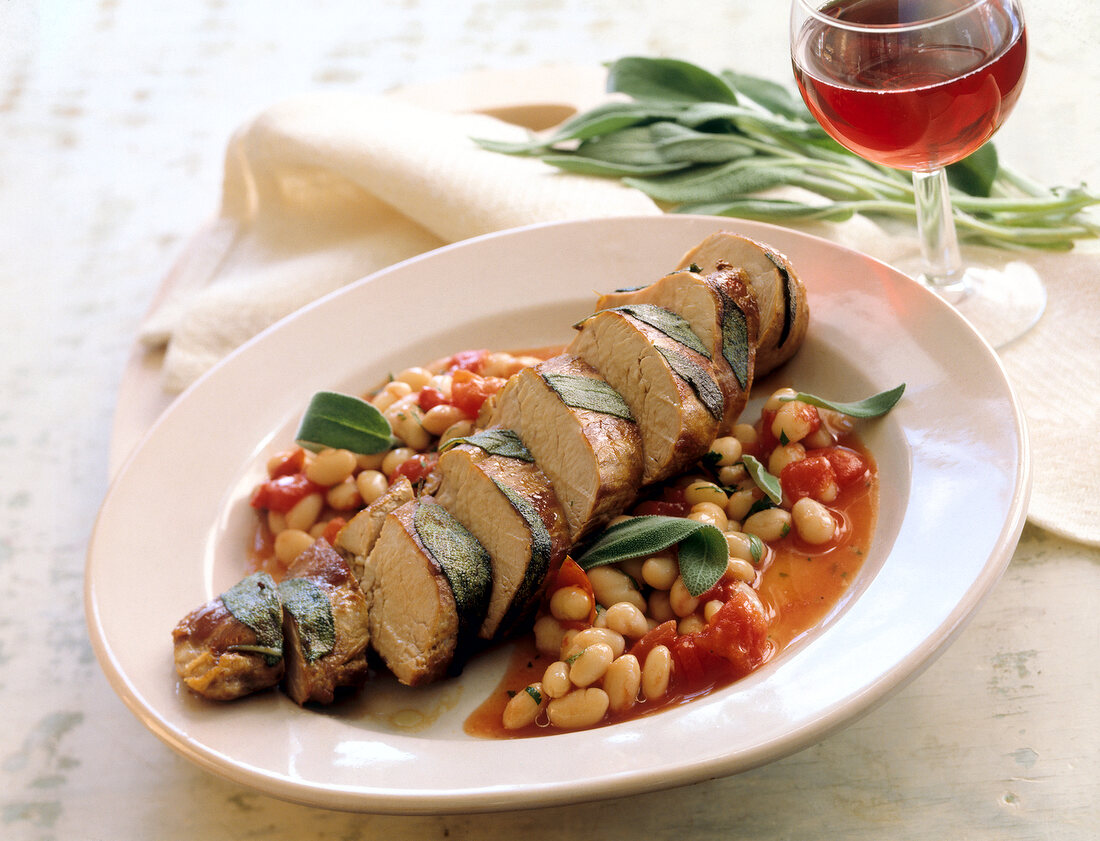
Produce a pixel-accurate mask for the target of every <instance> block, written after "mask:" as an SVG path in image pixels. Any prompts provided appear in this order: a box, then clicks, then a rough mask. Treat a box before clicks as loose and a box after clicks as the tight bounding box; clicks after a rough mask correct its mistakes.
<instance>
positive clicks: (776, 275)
mask: <svg viewBox="0 0 1100 841" xmlns="http://www.w3.org/2000/svg"><path fill="white" fill-rule="evenodd" d="M693 264H694V265H695V266H697V267H698V268H699V271H701V272H702V273H703V274H710V273H712V272H715V271H719V270H722V269H731V268H732V269H741V270H742V271H744V272H745V274H746V275H747V277H748V281H749V287H750V289H751V291H752V294H753V297H754V298H755V300H756V305H757V308H758V309H759V316H760V326H759V334H758V341H757V348H756V376H757V377H762V376H764V375H765V374H768V373H769V372H771V371H773V370H775V369H776V368H778V367H779V366H780V365H782V364H783V363H784V362H786V361H787V360H788V359H790V358H791V357H792V356H794V354H795V352H797V350H798V348H799V347H800V346H801V344H802V340H803V338H804V337H805V335H806V327H807V324H808V323H809V307H808V304H807V301H806V289H805V286H804V285H803V283H802V281H801V280H800V279H799V277H798V276H797V275H796V274H795V273H794V271H793V269H792V267H791V265H790V261H789V260H787V258H786V257H784V256H783V255H782V254H779V253H778V252H777V251H775V250H774V249H772V248H770V247H768V246H766V245H764V244H763V243H759V242H757V241H756V240H753V239H750V238H748V237H745V236H741V235H739V234H734V233H732V232H729V231H719V232H717V233H714V234H711V235H710V236H708V237H706V239H704V240H703V241H702V242H701V243H699V244H698V245H697V246H695V248H693V249H691V250H690V251H688V252H687V254H685V255H684V256H683V258H682V259H681V260H680V265H679V268H688V267H690V266H692V265H693Z"/></svg>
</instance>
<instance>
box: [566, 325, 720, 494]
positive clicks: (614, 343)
mask: <svg viewBox="0 0 1100 841" xmlns="http://www.w3.org/2000/svg"><path fill="white" fill-rule="evenodd" d="M644 306H649V307H652V305H644ZM652 309H653V310H658V311H659V312H661V313H663V314H664V316H665V319H664V320H663V321H662V319H658V318H655V317H654V318H652V320H653V321H655V322H658V323H665V322H667V320H668V319H669V318H675V319H677V320H678V321H679V322H680V323H679V325H678V329H677V330H674V331H673V332H679V335H680V339H681V340H682V341H681V340H677V339H673V338H671V337H670V336H669V335H668V334H667V333H666V332H663V330H660V329H657V328H656V327H653V326H651V325H650V324H649V323H646V322H643V321H641V320H640V319H638V318H636V317H634V316H633V315H631V314H629V313H628V312H627V311H623V310H617V309H615V310H601V311H600V312H597V313H596V314H595V315H592V316H590V317H588V318H586V319H585V320H584V321H582V322H581V323H580V324H579V325H578V330H579V332H578V334H577V336H576V338H575V339H574V340H573V341H572V343H571V344H570V345H569V348H568V351H569V352H570V353H573V354H576V355H577V356H579V357H580V358H581V359H583V360H585V362H587V363H588V364H589V365H591V366H592V367H593V368H595V369H596V370H598V371H599V372H600V373H601V374H602V375H603V377H604V379H606V380H607V382H608V383H609V384H610V385H611V386H612V387H613V388H614V389H615V390H616V391H618V392H619V393H620V394H621V395H622V396H623V399H624V400H625V401H626V403H627V405H628V406H629V407H630V411H631V413H632V414H633V415H634V417H635V418H636V419H637V422H638V429H639V431H640V433H641V439H642V461H643V471H642V483H643V484H649V483H652V482H658V481H660V480H662V479H667V478H668V477H670V476H675V475H676V474H677V473H680V472H682V471H683V470H684V469H685V468H687V467H688V466H689V465H691V464H693V463H694V462H696V461H698V460H699V459H700V458H701V457H702V456H703V455H704V454H706V452H707V451H708V450H709V449H710V446H711V444H712V443H713V442H714V438H715V435H716V434H717V431H718V424H719V421H720V420H721V419H722V417H723V409H724V406H725V398H724V395H723V392H722V388H721V387H720V386H719V385H718V381H717V378H716V376H715V373H714V371H715V366H714V365H713V363H712V362H711V360H710V359H709V358H708V357H707V356H704V355H703V353H701V352H700V351H703V350H705V348H704V347H703V345H702V343H701V341H700V339H699V338H698V337H697V336H695V334H694V333H693V332H691V330H690V328H687V326H686V322H684V321H683V319H681V318H679V316H676V315H675V314H674V313H671V312H669V311H668V310H662V309H660V308H658V307H652ZM648 315H653V314H652V313H649V314H648ZM666 329H671V328H666ZM730 379H732V377H731V378H730Z"/></svg>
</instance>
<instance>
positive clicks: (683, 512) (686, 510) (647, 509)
mask: <svg viewBox="0 0 1100 841" xmlns="http://www.w3.org/2000/svg"><path fill="white" fill-rule="evenodd" d="M632 513H634V514H639V515H641V514H657V515H659V516H662V517H686V516H687V515H688V514H690V513H691V505H689V504H688V503H686V502H666V501H665V500H663V499H649V500H646V501H645V502H639V503H638V504H637V505H635V506H634V511H633V512H632Z"/></svg>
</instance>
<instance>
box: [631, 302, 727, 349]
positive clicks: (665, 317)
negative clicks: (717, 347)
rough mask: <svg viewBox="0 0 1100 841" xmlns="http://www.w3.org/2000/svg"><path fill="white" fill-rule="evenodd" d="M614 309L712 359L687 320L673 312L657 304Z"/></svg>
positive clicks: (633, 305) (632, 305)
mask: <svg viewBox="0 0 1100 841" xmlns="http://www.w3.org/2000/svg"><path fill="white" fill-rule="evenodd" d="M614 309H615V310H616V311H618V312H624V313H626V314H627V315H629V316H633V317H634V318H636V319H638V320H639V321H641V322H642V323H643V324H648V325H649V326H650V327H652V328H653V329H654V330H660V331H661V332H662V333H664V334H665V335H666V336H668V337H669V338H670V339H672V340H673V341H675V342H679V343H680V344H682V345H683V346H684V347H687V348H691V349H692V350H693V351H695V352H696V353H698V354H699V355H700V356H705V357H706V358H707V359H710V351H709V350H708V349H707V346H706V345H704V344H703V340H702V339H700V338H699V336H698V335H696V333H695V331H694V330H692V329H691V325H690V324H689V323H688V321H687V319H686V318H684V317H683V316H681V315H678V314H677V313H674V312H673V311H672V310H666V309H665V308H664V307H659V306H657V305H656V304H627V305H625V306H621V307H614Z"/></svg>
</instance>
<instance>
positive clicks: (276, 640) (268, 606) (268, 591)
mask: <svg viewBox="0 0 1100 841" xmlns="http://www.w3.org/2000/svg"><path fill="white" fill-rule="evenodd" d="M220 598H221V600H222V604H224V605H225V608H226V610H228V611H229V612H230V613H231V614H233V618H234V619H236V620H237V621H238V622H240V623H241V624H242V625H247V626H248V627H249V628H251V629H252V632H253V633H254V634H255V635H256V643H255V645H237V646H231V647H230V649H229V650H231V651H243V652H247V653H251V654H263V655H264V661H265V662H266V663H267V665H269V666H273V665H275V664H276V663H278V662H279V660H280V659H282V656H283V608H282V604H281V603H280V601H279V594H278V587H277V586H276V584H275V579H274V578H272V577H271V576H270V575H268V574H267V573H266V572H254V573H252V574H251V575H249V576H248V577H246V578H243V579H241V580H240V581H238V582H237V583H236V584H234V585H233V586H232V587H230V588H229V589H228V590H226V591H225V592H224V593H222V594H221V596H220Z"/></svg>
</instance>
